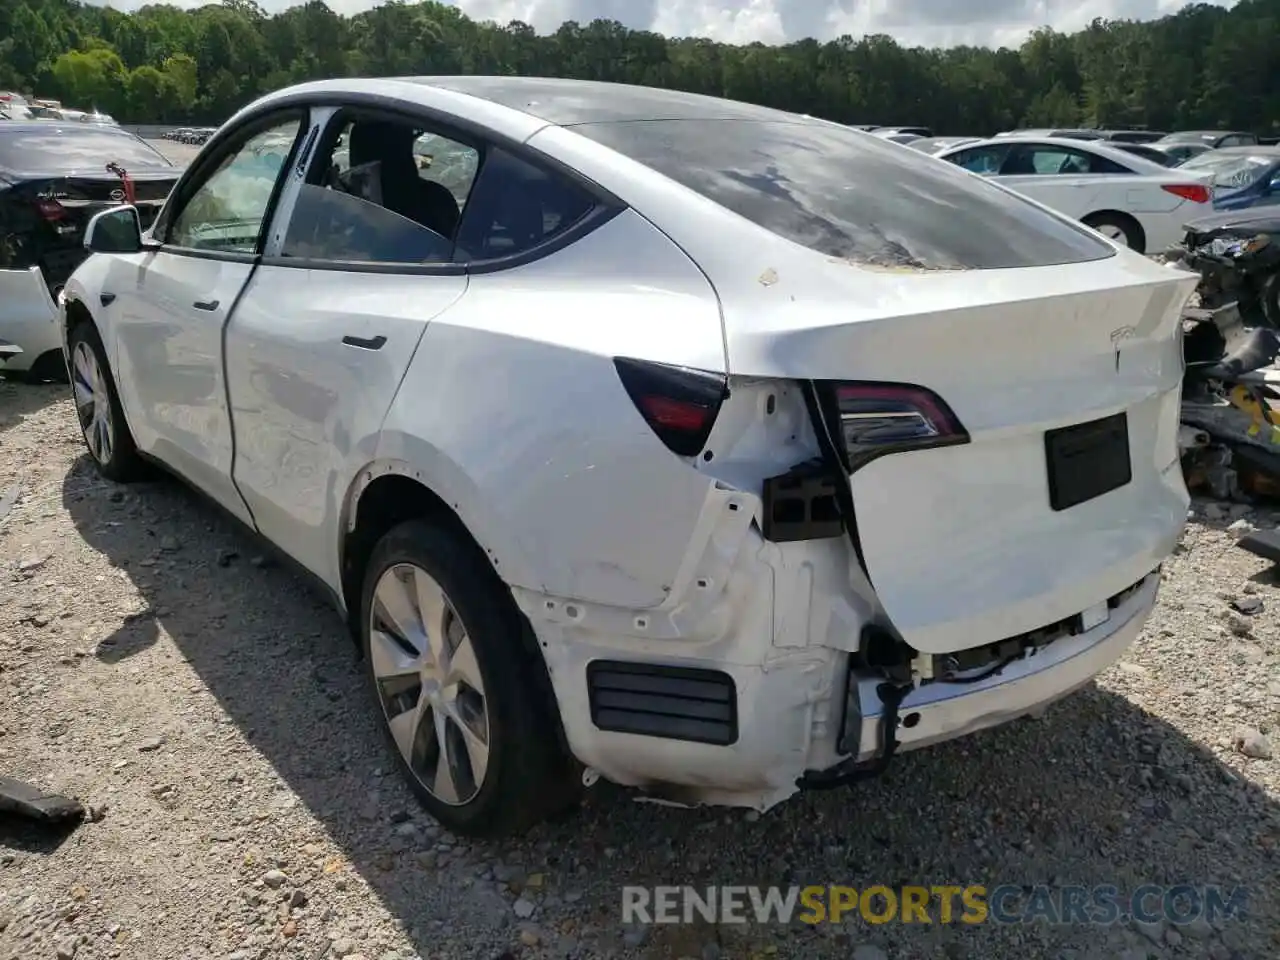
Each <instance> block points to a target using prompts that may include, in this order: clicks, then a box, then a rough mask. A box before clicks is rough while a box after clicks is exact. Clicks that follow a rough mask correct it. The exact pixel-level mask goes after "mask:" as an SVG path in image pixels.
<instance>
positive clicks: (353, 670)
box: [65, 459, 1280, 960]
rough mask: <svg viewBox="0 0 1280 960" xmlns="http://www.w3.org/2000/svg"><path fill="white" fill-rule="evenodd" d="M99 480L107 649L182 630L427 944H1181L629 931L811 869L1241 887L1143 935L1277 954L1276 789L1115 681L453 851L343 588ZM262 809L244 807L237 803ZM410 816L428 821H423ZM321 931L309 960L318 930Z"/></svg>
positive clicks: (836, 929)
mask: <svg viewBox="0 0 1280 960" xmlns="http://www.w3.org/2000/svg"><path fill="white" fill-rule="evenodd" d="M89 478H90V471H89V468H88V466H87V463H86V461H85V460H83V459H82V460H81V461H79V462H78V463H77V465H76V467H75V469H74V470H73V471H71V474H70V475H69V478H68V481H67V483H66V485H65V505H66V507H67V508H68V510H69V511H70V513H71V516H72V518H73V520H74V522H75V525H76V527H77V528H78V530H79V532H80V534H81V535H82V536H83V538H84V540H85V541H86V542H87V543H88V544H89V545H90V546H91V547H92V548H94V549H95V550H99V551H101V552H102V553H104V554H105V555H106V556H107V557H108V558H109V559H110V560H111V562H112V563H114V564H115V565H116V566H118V567H120V568H122V569H124V570H125V571H127V573H128V574H129V576H130V577H131V578H132V580H133V582H134V583H135V584H137V586H138V587H139V589H140V590H141V592H142V593H143V594H144V596H145V597H146V600H147V602H148V605H149V608H150V614H149V617H144V618H143V619H142V620H140V621H135V622H134V623H132V624H130V625H128V626H127V627H126V628H124V630H123V631H122V632H121V634H120V635H118V636H116V637H115V638H108V640H109V642H104V650H105V651H106V652H104V653H102V657H103V659H105V660H108V661H110V660H112V659H113V658H115V659H118V658H119V657H120V656H123V655H125V654H124V652H125V651H135V652H136V650H137V649H141V648H142V647H144V646H146V645H148V644H150V643H152V642H154V640H155V632H154V631H153V630H152V627H154V628H156V629H158V628H163V630H164V632H165V633H167V634H168V635H169V636H170V637H171V638H172V639H173V641H174V643H175V644H176V646H177V648H178V650H179V651H180V653H181V655H182V656H183V657H184V658H185V659H186V660H188V661H189V662H190V664H191V665H192V666H193V667H194V669H195V670H196V672H197V673H198V674H199V676H200V678H201V680H202V681H203V683H204V684H205V685H206V686H207V687H208V689H209V691H210V692H211V693H212V694H213V695H214V696H215V697H216V698H217V700H218V701H219V703H220V705H221V707H222V709H223V710H224V711H225V712H226V714H227V715H228V716H229V717H230V718H231V719H232V721H233V722H234V723H235V724H237V725H238V728H239V729H240V731H241V732H242V733H243V735H244V736H245V737H246V738H247V740H248V742H249V743H250V744H251V745H252V746H253V747H254V749H256V750H258V751H260V752H261V753H262V754H263V755H264V756H265V757H266V758H267V759H268V760H269V761H270V762H271V763H272V764H273V765H274V767H275V769H276V770H277V771H278V773H279V775H280V776H281V777H282V778H283V779H284V780H285V781H286V782H287V784H288V785H289V787H290V788H291V789H292V790H293V791H294V792H295V793H296V795H297V796H298V797H299V798H300V800H301V802H302V803H304V804H306V806H307V807H308V808H309V810H310V811H311V812H312V814H314V815H315V816H316V817H317V818H318V819H319V820H320V821H321V822H322V823H323V824H324V825H325V827H326V829H327V830H328V832H329V834H330V836H331V838H332V840H333V841H334V842H335V843H336V844H338V845H339V846H340V847H341V848H342V849H343V850H344V852H345V854H346V856H347V857H348V858H349V860H350V861H351V863H352V864H353V865H354V868H355V869H356V870H358V871H359V872H360V874H361V875H362V876H363V877H364V879H365V880H366V881H367V882H368V884H369V885H370V887H371V889H372V890H374V891H375V892H376V893H377V895H378V896H379V897H380V898H381V899H382V901H383V903H384V904H385V906H386V908H387V909H388V910H389V911H390V912H391V913H392V914H394V915H395V916H396V917H397V918H399V919H400V920H401V922H402V923H403V925H404V928H405V930H406V931H407V933H408V935H409V937H410V938H411V939H412V940H413V942H414V943H415V945H416V948H417V950H418V952H419V953H420V954H421V955H422V956H423V957H437V956H439V957H451V956H459V957H462V956H465V957H468V958H475V960H485V958H492V957H496V956H498V955H499V954H500V953H501V952H502V951H503V949H505V948H506V947H509V946H510V947H513V948H514V949H515V950H516V952H517V953H519V954H520V955H521V956H525V957H528V956H546V957H550V956H560V957H563V956H566V955H568V956H583V957H596V956H602V955H605V954H606V953H607V952H608V951H609V950H610V949H611V948H616V949H619V950H622V951H623V955H626V956H638V957H654V958H658V957H672V958H675V957H680V956H693V957H713V956H724V957H726V958H727V957H729V956H733V957H745V956H748V955H755V952H756V951H759V955H764V956H771V955H774V954H777V955H779V956H784V957H786V956H795V957H806V958H807V957H815V956H816V957H825V956H833V957H834V956H840V957H847V956H848V955H849V953H850V948H851V946H852V945H855V944H864V943H873V944H879V945H881V946H883V947H884V948H885V949H886V950H887V951H888V953H889V956H890V957H891V958H892V960H905V958H908V957H912V958H914V957H921V958H925V957H927V958H933V957H938V958H952V960H962V958H966V957H975V958H978V957H981V958H994V957H1006V956H1007V957H1020V958H1043V960H1057V958H1059V957H1068V956H1071V955H1072V954H1070V952H1069V951H1070V950H1073V949H1074V950H1080V951H1081V954H1080V956H1081V957H1082V958H1084V957H1092V956H1095V955H1096V956H1099V957H1134V958H1140V957H1145V956H1146V955H1147V954H1146V953H1145V952H1143V951H1144V950H1145V949H1146V948H1150V949H1151V950H1152V951H1153V952H1154V954H1155V955H1156V956H1170V955H1172V954H1173V953H1177V952H1178V951H1174V950H1171V948H1169V947H1167V946H1162V947H1160V948H1157V947H1156V946H1155V945H1154V943H1153V941H1152V940H1151V939H1144V937H1143V935H1142V934H1141V933H1139V932H1137V931H1135V930H1133V929H1131V928H1126V927H1124V926H1123V925H1117V924H1112V925H1109V926H1089V925H1083V924H1076V925H1057V926H1054V925H1047V924H1044V923H1036V924H1031V925H999V924H986V925H982V926H979V927H972V926H963V925H959V924H951V925H941V924H933V925H930V926H922V925H920V924H914V925H913V924H907V925H903V924H899V923H891V924H884V925H880V926H875V927H871V926H867V925H865V924H863V922H862V921H860V920H857V921H852V922H846V923H844V924H841V925H830V924H827V925H820V926H805V925H803V924H795V925H793V926H792V927H790V928H781V927H765V926H758V925H754V924H752V925H742V926H734V927H730V926H724V927H719V928H710V927H690V926H656V927H654V928H652V929H650V930H649V931H646V932H638V931H635V930H627V929H625V928H623V926H622V924H621V918H620V912H621V911H620V903H621V892H620V887H621V886H622V885H623V884H642V885H658V884H692V885H695V886H698V887H705V886H707V885H710V884H746V885H751V884H761V885H772V884H779V885H784V886H785V885H790V884H809V883H813V884H833V883H834V884H851V885H854V886H857V887H859V888H864V887H866V886H869V885H871V884H887V885H889V886H895V885H901V884H926V885H931V884H959V885H966V884H984V885H986V886H987V887H988V888H992V887H995V886H998V885H1001V884H1013V885H1034V884H1049V885H1051V886H1054V887H1060V886H1061V885H1068V884H1083V885H1096V884H1114V885H1115V886H1117V887H1119V888H1121V889H1122V890H1132V889H1133V888H1136V887H1138V886H1140V885H1143V884H1160V885H1174V884H1179V883H1190V884H1193V885H1197V886H1203V885H1207V884H1220V885H1223V886H1225V887H1227V888H1232V887H1236V886H1239V885H1243V886H1245V887H1247V888H1249V891H1250V912H1251V915H1250V916H1249V917H1248V918H1247V919H1244V920H1236V921H1230V922H1227V923H1225V924H1223V925H1222V929H1217V930H1215V929H1213V928H1211V927H1206V926H1205V925H1203V924H1198V925H1197V924H1193V925H1191V926H1188V927H1184V928H1182V930H1181V931H1180V932H1179V931H1175V932H1174V933H1172V934H1167V930H1166V929H1165V928H1163V927H1162V928H1156V929H1151V928H1148V929H1146V931H1145V932H1146V933H1147V934H1148V935H1150V936H1151V937H1153V938H1154V939H1156V940H1160V939H1162V938H1163V937H1164V936H1166V935H1168V936H1169V940H1170V941H1172V942H1177V941H1178V939H1179V938H1181V941H1182V942H1183V944H1184V946H1183V947H1182V948H1180V949H1182V950H1186V949H1189V948H1190V949H1192V953H1191V954H1190V955H1194V956H1201V957H1203V956H1212V957H1215V958H1217V957H1224V958H1225V957H1241V958H1244V957H1248V958H1253V957H1262V956H1268V955H1275V954H1274V951H1275V949H1276V944H1275V943H1274V942H1273V941H1272V940H1271V937H1272V934H1273V932H1274V931H1276V930H1277V929H1280V923H1278V922H1277V914H1276V912H1275V904H1274V902H1269V901H1268V896H1269V894H1268V893H1267V890H1268V889H1270V890H1272V891H1274V890H1275V889H1277V888H1278V885H1280V873H1278V871H1277V858H1276V844H1277V841H1280V811H1277V808H1276V805H1275V804H1274V802H1273V801H1271V800H1269V799H1268V797H1267V796H1266V795H1265V794H1264V793H1263V792H1262V791H1261V790H1259V789H1257V788H1256V787H1255V786H1253V785H1252V784H1251V783H1249V782H1248V781H1245V780H1243V779H1241V778H1239V777H1238V776H1237V775H1236V774H1234V773H1233V772H1231V771H1230V770H1229V769H1228V768H1227V767H1226V766H1224V765H1223V764H1222V763H1220V762H1219V761H1218V760H1217V759H1216V758H1215V757H1214V756H1213V755H1211V754H1210V753H1208V752H1206V751H1205V750H1203V749H1202V748H1201V747H1199V746H1197V745H1196V744H1195V743H1194V742H1192V741H1190V740H1189V739H1187V738H1186V737H1185V736H1184V735H1183V734H1182V733H1181V732H1180V731H1179V730H1177V729H1176V728H1174V727H1172V726H1169V725H1168V724H1166V723H1165V722H1163V721H1162V720H1160V719H1158V718H1156V717H1153V716H1151V715H1149V714H1147V713H1145V712H1144V711H1143V710H1141V709H1139V708H1138V707H1136V706H1135V705H1134V704H1132V703H1130V702H1129V701H1128V700H1126V699H1125V698H1123V697H1120V696H1117V695H1113V694H1111V693H1108V692H1106V691H1104V690H1102V689H1100V688H1096V687H1090V688H1087V689H1086V690H1085V691H1083V692H1081V693H1079V694H1077V695H1076V696H1074V697H1071V698H1069V699H1067V700H1066V701H1064V702H1062V703H1060V704H1058V705H1057V706H1056V707H1054V708H1052V709H1051V710H1050V711H1049V712H1048V714H1047V715H1046V717H1045V718H1044V719H1041V720H1038V721H1030V720H1028V721H1023V722H1019V723H1015V724H1012V725H1009V726H1006V727H1004V728H1002V729H1000V730H997V731H992V732H988V733H985V734H980V735H977V736H975V737H972V738H969V739H966V740H962V741H959V742H956V743H953V744H949V745H944V746H941V747H937V748H934V749H932V750H929V751H924V752H920V753H913V754H907V755H904V756H902V757H900V758H899V759H898V761H897V762H895V764H894V765H893V767H892V769H891V771H890V772H889V774H888V775H887V777H886V778H885V779H883V780H881V781H878V782H872V783H868V784H864V785H861V786H859V787H858V788H856V789H851V790H848V791H838V792H831V793H822V794H812V795H807V796H802V797H797V798H795V799H793V800H791V801H790V802H788V803H786V804H784V805H782V806H780V807H778V808H775V809H774V810H772V811H770V812H769V813H767V814H765V815H763V816H761V817H758V818H757V817H753V816H746V815H744V814H743V813H742V812H741V811H725V810H697V811H683V810H671V809H666V808H661V807H656V806H653V805H649V804H635V803H630V802H628V801H627V800H626V798H625V797H624V796H623V795H622V792H621V791H619V790H616V789H613V788H608V787H603V786H601V787H596V788H595V789H594V790H593V792H592V795H591V798H590V799H589V801H588V803H587V805H586V807H585V808H584V809H583V811H582V812H581V813H580V814H579V815H578V816H576V817H574V818H572V819H570V820H568V821H566V822H563V823H558V824H555V825H551V826H546V827H542V828H539V829H538V830H537V831H535V832H534V833H533V835H531V836H530V837H527V838H525V839H524V840H523V841H521V842H518V843H516V842H510V843H503V844H497V843H493V844H480V843H466V842H458V843H457V844H456V845H455V844H453V843H451V842H449V841H448V839H447V838H443V837H441V836H439V835H438V833H437V832H436V831H435V830H434V829H433V827H432V825H431V824H430V823H429V822H428V821H427V819H426V818H425V817H423V816H422V815H421V814H420V811H419V810H418V809H417V808H416V807H415V806H414V803H413V800H412V798H411V796H410V794H409V792H408V790H407V789H406V788H404V787H403V786H402V785H401V783H400V782H399V780H398V779H397V777H396V776H395V775H391V774H387V773H386V771H388V770H390V769H391V763H390V757H389V755H388V753H387V752H386V751H385V747H384V744H383V740H382V736H381V731H380V730H379V728H378V725H377V724H376V723H375V714H374V708H373V706H372V703H371V701H370V700H369V699H367V694H366V691H365V690H364V688H363V684H362V682H361V680H362V676H361V674H360V672H359V671H358V669H357V667H356V663H355V661H354V658H353V651H352V647H351V644H350V641H349V640H348V638H347V636H346V634H345V632H344V629H343V626H342V624H341V623H340V621H339V619H338V617H337V616H336V615H334V614H333V613H332V612H331V611H330V609H329V608H328V607H327V606H326V605H325V604H324V602H323V600H322V599H320V598H319V597H318V596H316V595H315V594H313V593H312V592H311V591H310V590H309V589H308V588H306V587H305V586H304V585H303V584H302V582H301V581H300V580H298V579H297V578H295V577H294V576H293V575H291V574H290V573H288V572H286V571H284V570H278V569H271V568H269V567H266V566H262V567H260V566H256V565H255V564H254V562H253V561H254V560H255V559H256V558H255V554H257V553H258V548H257V546H256V545H255V544H254V542H253V540H252V538H251V537H249V536H248V535H247V534H242V533H241V532H240V531H239V530H238V529H237V528H236V527H235V525H234V524H233V523H232V522H231V521H229V520H224V519H223V518H222V517H221V515H220V514H218V513H217V512H216V511H215V510H214V509H213V508H211V507H207V506H206V505H204V503H203V502H202V501H200V500H199V499H198V498H197V497H196V496H194V495H193V494H190V493H189V492H188V491H186V490H185V489H183V488H182V487H180V486H178V485H177V484H176V483H168V482H160V483H155V484H147V485H141V486H136V487H133V488H130V489H128V490H127V491H126V490H124V489H122V488H119V487H114V486H112V485H109V484H106V483H96V484H95V483H93V482H91V481H90V479H89ZM233 552H234V553H235V554H237V555H238V557H237V558H236V559H234V560H229V559H228V558H229V557H230V556H231V554H232V553H233ZM240 558H245V559H240ZM148 623H149V624H151V625H152V627H148V626H147V624H148ZM113 650H114V651H115V652H111V651H113ZM1231 726H1232V724H1231V723H1230V721H1224V724H1223V730H1224V733H1226V732H1229V731H1230V729H1231ZM246 812H247V811H246V810H245V809H244V807H243V806H242V807H240V808H238V809H237V808H236V805H235V800H234V798H232V799H229V800H228V808H227V811H226V814H225V816H226V818H227V819H228V820H230V819H231V818H232V817H233V816H243V815H244V814H245V813H246ZM410 818H411V819H412V821H416V822H417V823H418V824H419V825H420V828H419V829H418V830H417V831H414V830H413V829H411V828H405V827H404V823H403V821H405V820H406V819H410ZM397 824H399V826H397ZM211 827H212V825H211ZM287 852H288V853H290V854H292V855H295V856H296V855H297V851H287ZM295 862H296V861H295ZM495 864H496V865H497V866H495ZM486 866H487V867H488V868H489V872H486V869H485V868H486ZM535 875H540V877H539V882H538V883H537V885H536V886H535V885H534V883H533V878H534V876H535ZM495 876H496V877H497V878H498V879H501V880H505V881H507V882H508V883H509V885H510V886H513V887H515V888H517V889H519V888H520V887H521V886H522V885H524V884H525V883H526V881H528V884H529V885H528V888H527V890H526V893H525V897H526V898H527V899H528V900H529V901H530V902H532V903H534V904H536V905H537V910H536V912H535V913H534V914H533V916H532V917H531V918H530V919H529V921H528V922H529V923H531V924H536V925H537V927H538V933H537V939H538V940H540V943H541V945H540V946H530V945H528V944H529V941H530V939H532V935H531V934H530V933H529V931H527V930H526V931H525V935H526V940H525V943H526V945H525V946H523V947H521V946H517V944H518V943H519V937H520V933H521V931H520V923H521V921H519V920H517V918H516V915H515V914H514V913H513V912H512V900H513V899H514V894H513V893H511V892H507V891H505V890H503V889H500V888H499V886H498V885H497V884H496V883H495V881H494V877H495ZM935 916H936V913H935ZM463 918H465V919H463ZM312 929H314V926H313V927H312ZM624 938H625V939H624ZM307 949H308V956H311V955H312V954H313V953H314V946H308V948H307ZM1125 951H1132V952H1129V953H1126V952H1125ZM323 952H324V947H323V944H321V945H320V953H321V954H323ZM363 952H365V953H369V954H372V955H374V956H377V955H378V951H377V950H376V949H372V948H370V949H365V950H363ZM1179 955H1181V954H1179Z"/></svg>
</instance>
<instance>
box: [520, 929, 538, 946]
mask: <svg viewBox="0 0 1280 960" xmlns="http://www.w3.org/2000/svg"><path fill="white" fill-rule="evenodd" d="M520 942H521V943H523V944H524V945H525V946H526V947H536V946H537V945H538V944H539V943H541V942H542V937H540V936H538V931H537V930H527V929H526V930H521V931H520Z"/></svg>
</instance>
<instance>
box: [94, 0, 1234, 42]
mask: <svg viewBox="0 0 1280 960" xmlns="http://www.w3.org/2000/svg"><path fill="white" fill-rule="evenodd" d="M108 2H109V4H110V5H111V6H113V7H117V8H118V9H122V10H130V9H135V8H137V7H139V6H141V5H142V4H143V3H144V2H148V0H108ZM169 2H173V3H176V4H177V5H178V6H181V7H198V6H201V4H202V3H203V2H205V0H169ZM297 2H298V0H259V3H260V4H261V5H262V7H263V8H264V9H266V10H267V11H269V12H272V13H274V12H276V11H279V10H282V9H284V8H285V7H288V6H293V5H294V4H295V3H297ZM448 2H452V3H453V4H454V5H455V6H457V7H458V8H459V9H461V10H462V11H463V12H465V13H466V14H467V15H468V16H471V17H474V18H475V19H477V20H496V21H497V22H499V23H506V22H508V21H510V20H523V21H524V22H525V23H528V24H530V25H532V26H533V27H534V29H536V30H537V31H538V32H540V33H549V32H551V31H552V30H555V28H556V27H558V26H559V25H560V24H561V23H563V22H564V21H565V20H577V21H579V22H581V23H587V22H589V21H591V20H594V19H596V18H598V17H605V18H610V19H615V20H619V21H621V22H622V23H624V24H626V25H627V26H628V27H633V28H637V29H648V30H656V31H658V32H659V33H663V34H666V35H667V36H701V37H711V38H712V39H715V40H722V41H726V42H729V43H749V42H751V41H753V40H759V41H762V42H764V43H782V42H785V41H788V40H796V39H800V38H802V37H810V36H813V37H817V38H818V39H819V40H829V39H831V38H833V37H837V36H840V35H841V34H845V33H847V34H851V35H853V36H859V35H861V34H864V33H887V34H890V35H891V36H893V37H895V38H897V39H898V41H899V42H901V43H905V44H910V45H915V44H920V45H923V46H950V45H953V44H958V43H972V44H982V45H985V46H995V45H999V44H1017V43H1020V42H1021V41H1022V40H1023V39H1024V38H1025V37H1026V36H1027V34H1028V33H1029V32H1030V31H1032V30H1033V29H1035V28H1036V27H1039V26H1043V25H1048V26H1051V27H1054V28H1056V29H1059V30H1068V31H1070V30H1079V29H1081V28H1082V27H1084V26H1086V25H1087V24H1088V23H1089V22H1090V21H1091V20H1093V19H1094V18H1095V17H1103V18H1127V19H1135V20H1150V19H1154V18H1156V17H1160V16H1164V15H1165V14H1168V13H1174V12H1176V11H1177V10H1179V9H1181V8H1182V7H1184V6H1187V5H1188V4H1189V3H1190V2H1193V0H448ZM1209 2H1211V3H1216V4H1218V5H1219V6H1231V5H1233V3H1234V2H1235V0H1209ZM376 3H377V0H329V6H330V7H332V8H333V9H334V10H335V11H337V12H339V13H344V14H351V13H358V12H359V11H361V10H367V9H368V8H369V7H372V6H375V5H376Z"/></svg>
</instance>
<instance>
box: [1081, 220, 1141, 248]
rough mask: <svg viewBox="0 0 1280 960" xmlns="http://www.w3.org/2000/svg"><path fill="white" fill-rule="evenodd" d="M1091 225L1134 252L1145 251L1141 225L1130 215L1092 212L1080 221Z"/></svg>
mask: <svg viewBox="0 0 1280 960" xmlns="http://www.w3.org/2000/svg"><path fill="white" fill-rule="evenodd" d="M1081 222H1082V223H1084V224H1085V225H1086V226H1089V227H1093V229H1095V230H1097V231H1098V232H1099V233H1100V234H1102V235H1103V236H1104V237H1107V238H1108V239H1109V240H1112V241H1114V242H1115V243H1119V244H1123V245H1124V246H1126V247H1128V248H1129V249H1130V250H1132V251H1133V252H1134V253H1146V252H1147V238H1146V235H1145V234H1143V232H1142V227H1141V226H1140V225H1139V224H1138V222H1137V221H1136V220H1134V219H1133V218H1132V217H1126V216H1125V215H1123V214H1120V213H1093V214H1090V215H1089V216H1087V217H1085V218H1084V220H1082V221H1081Z"/></svg>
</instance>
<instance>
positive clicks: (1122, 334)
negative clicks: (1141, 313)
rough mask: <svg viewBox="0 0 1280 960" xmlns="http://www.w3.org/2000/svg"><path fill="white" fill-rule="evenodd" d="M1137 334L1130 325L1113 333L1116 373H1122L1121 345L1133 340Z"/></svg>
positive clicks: (1112, 341) (1112, 342)
mask: <svg viewBox="0 0 1280 960" xmlns="http://www.w3.org/2000/svg"><path fill="white" fill-rule="evenodd" d="M1137 333H1138V331H1137V330H1136V329H1134V328H1133V327H1132V326H1130V325H1128V324H1126V325H1125V326H1123V327H1117V328H1116V329H1114V330H1112V331H1111V346H1113V347H1115V351H1116V373H1119V372H1120V344H1122V343H1124V341H1126V340H1132V339H1133V338H1134V337H1135V336H1136V335H1137Z"/></svg>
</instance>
